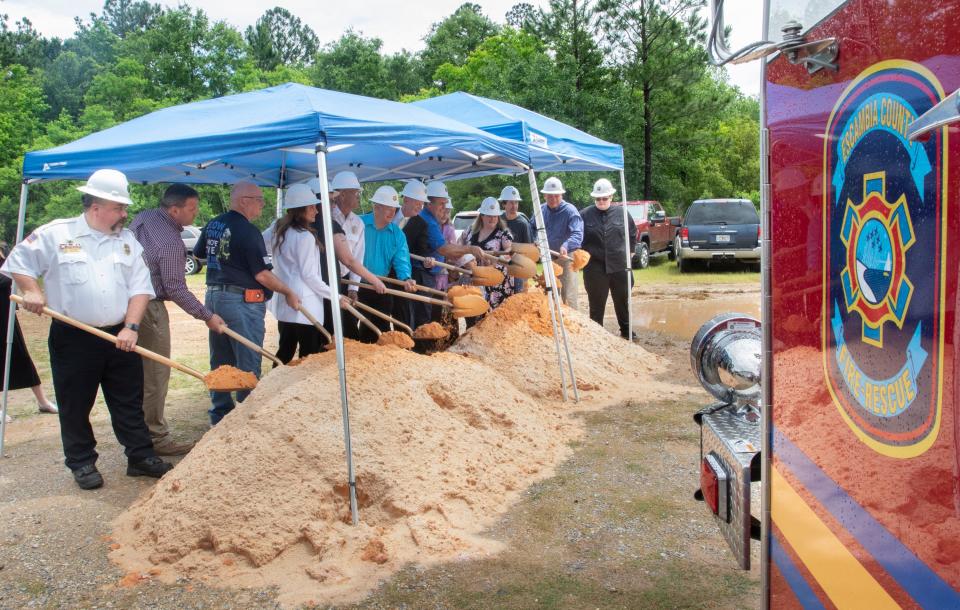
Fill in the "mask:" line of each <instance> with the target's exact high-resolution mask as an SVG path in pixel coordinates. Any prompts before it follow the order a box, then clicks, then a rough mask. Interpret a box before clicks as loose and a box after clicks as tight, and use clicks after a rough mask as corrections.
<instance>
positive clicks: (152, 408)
mask: <svg viewBox="0 0 960 610" xmlns="http://www.w3.org/2000/svg"><path fill="white" fill-rule="evenodd" d="M137 345H139V346H140V347H143V348H145V349H148V350H150V351H151V352H156V353H158V354H160V355H161V356H166V357H167V358H169V357H170V316H169V315H168V314H167V307H166V305H165V304H164V302H163V301H158V300H156V299H154V300H152V301H150V303H149V304H148V305H147V311H146V313H145V314H144V315H143V320H142V321H141V322H140V336H139V337H138V339H137ZM142 360H143V417H144V419H145V420H146V421H147V428H149V429H150V438H151V439H153V444H154V446H157V445H162V444H163V443H165V442H168V441H169V440H170V439H169V436H170V428H168V427H167V420H165V419H164V418H163V407H164V404H165V403H166V402H167V385H168V384H169V383H170V368H169V367H166V366H164V365H162V364H160V363H159V362H154V361H153V360H148V359H146V358H142Z"/></svg>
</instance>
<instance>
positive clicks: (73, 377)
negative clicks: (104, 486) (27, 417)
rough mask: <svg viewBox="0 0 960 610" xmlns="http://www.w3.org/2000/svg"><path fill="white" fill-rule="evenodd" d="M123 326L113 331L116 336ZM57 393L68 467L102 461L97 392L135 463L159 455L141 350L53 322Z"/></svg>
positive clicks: (51, 344)
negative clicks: (95, 418)
mask: <svg viewBox="0 0 960 610" xmlns="http://www.w3.org/2000/svg"><path fill="white" fill-rule="evenodd" d="M121 328H123V327H122V326H116V327H114V328H111V329H108V332H110V333H111V334H116V333H117V332H119V331H120V329H121ZM47 344H48V346H49V348H50V369H51V372H52V373H53V391H54V394H56V397H57V405H58V406H59V407H60V437H61V439H62V440H63V454H64V456H65V457H66V459H65V460H64V463H65V464H66V465H67V468H69V469H71V470H75V469H77V468H80V467H81V466H85V465H87V464H93V463H94V462H96V461H97V457H98V455H97V451H96V446H97V439H95V438H94V436H93V427H92V426H91V425H90V410H91V409H93V403H94V401H95V400H96V399H97V388H100V389H102V390H103V399H104V401H105V402H106V403H107V409H109V411H110V421H111V423H112V424H113V433H114V434H115V435H116V436H117V440H118V441H120V444H121V445H123V447H124V453H126V455H127V459H128V460H130V461H138V460H143V459H145V458H148V457H153V456H155V455H156V453H154V451H153V442H151V440H150V432H149V431H148V430H147V424H146V422H144V419H143V361H142V360H141V359H140V355H139V354H137V353H136V352H124V351H121V350H119V349H117V348H116V346H115V345H114V344H113V343H110V342H109V341H105V340H103V339H101V338H99V337H95V336H93V335H91V334H90V333H88V332H85V331H82V330H80V329H79V328H74V327H72V326H67V325H66V324H62V323H60V322H56V321H55V322H52V323H51V324H50V336H49V339H48V341H47Z"/></svg>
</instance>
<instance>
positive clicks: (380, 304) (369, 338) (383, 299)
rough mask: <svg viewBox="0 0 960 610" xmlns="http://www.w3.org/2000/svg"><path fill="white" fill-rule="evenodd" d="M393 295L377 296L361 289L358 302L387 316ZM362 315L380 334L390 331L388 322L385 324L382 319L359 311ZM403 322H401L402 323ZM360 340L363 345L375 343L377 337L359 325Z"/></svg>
mask: <svg viewBox="0 0 960 610" xmlns="http://www.w3.org/2000/svg"><path fill="white" fill-rule="evenodd" d="M400 298H402V297H398V298H397V300H400ZM393 301H394V299H393V295H389V294H377V293H376V291H374V290H367V289H366V288H363V289H361V290H360V302H361V303H363V304H364V305H369V306H370V307H373V308H374V309H376V310H377V311H379V312H381V313H385V314H387V315H388V316H389V315H390V312H391V311H392V310H393ZM360 313H362V314H363V315H365V316H367V319H368V320H370V322H372V323H373V325H374V326H376V327H377V328H379V329H380V330H381V332H387V331H388V330H390V322H387V321H386V320H384V319H383V318H381V317H379V316H375V315H372V314H370V315H367V313H366V312H364V311H361V312H360ZM402 321H403V320H401V322H402ZM360 340H361V341H363V342H364V343H376V342H377V336H376V335H375V334H374V332H373V331H372V330H370V329H369V328H367V326H366V325H365V324H361V325H360Z"/></svg>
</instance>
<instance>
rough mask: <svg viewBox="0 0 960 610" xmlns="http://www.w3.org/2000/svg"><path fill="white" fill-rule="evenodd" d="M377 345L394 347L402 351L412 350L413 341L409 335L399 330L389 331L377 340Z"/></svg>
mask: <svg viewBox="0 0 960 610" xmlns="http://www.w3.org/2000/svg"><path fill="white" fill-rule="evenodd" d="M377 345H394V346H396V347H399V348H402V349H411V348H412V347H413V339H411V338H410V335H408V334H407V333H402V332H400V331H399V330H388V331H386V332H384V333H383V334H381V335H380V338H378V339H377Z"/></svg>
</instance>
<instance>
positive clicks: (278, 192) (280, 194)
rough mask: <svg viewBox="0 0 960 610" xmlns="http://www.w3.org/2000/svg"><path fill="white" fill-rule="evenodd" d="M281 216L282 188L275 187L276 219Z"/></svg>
mask: <svg viewBox="0 0 960 610" xmlns="http://www.w3.org/2000/svg"><path fill="white" fill-rule="evenodd" d="M281 216H283V188H282V187H279V186H278V187H277V219H278V220H279V219H280V217H281Z"/></svg>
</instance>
